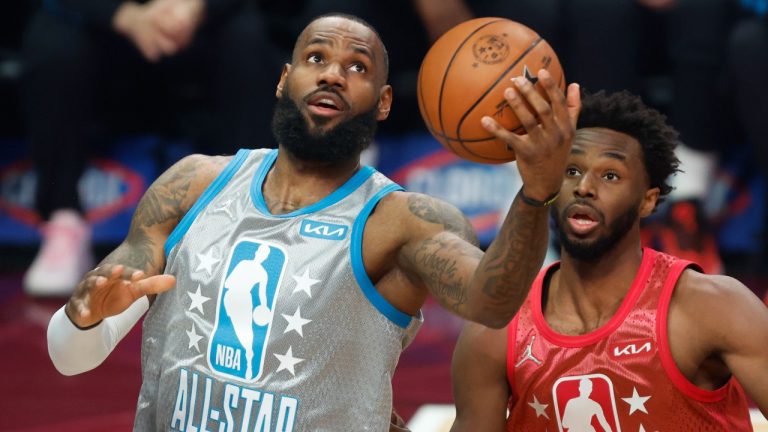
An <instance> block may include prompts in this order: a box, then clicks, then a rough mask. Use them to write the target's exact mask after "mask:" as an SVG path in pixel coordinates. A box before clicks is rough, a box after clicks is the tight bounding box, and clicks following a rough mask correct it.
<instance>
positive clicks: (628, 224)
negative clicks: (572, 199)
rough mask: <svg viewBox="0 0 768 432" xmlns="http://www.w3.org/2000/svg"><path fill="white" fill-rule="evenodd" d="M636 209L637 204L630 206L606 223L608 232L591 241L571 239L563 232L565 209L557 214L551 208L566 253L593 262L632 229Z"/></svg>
mask: <svg viewBox="0 0 768 432" xmlns="http://www.w3.org/2000/svg"><path fill="white" fill-rule="evenodd" d="M637 217H638V210H637V206H631V207H630V208H628V209H627V211H625V212H624V213H623V214H622V215H620V216H619V217H618V218H617V219H616V220H614V221H613V222H612V223H611V224H610V225H608V234H607V235H603V236H600V237H598V238H597V239H596V240H593V241H591V242H590V241H583V240H579V239H575V240H574V239H571V238H570V237H568V236H567V235H565V233H564V232H563V225H564V224H566V223H567V221H566V220H565V219H566V218H565V211H563V212H562V213H561V214H557V210H556V209H555V208H554V207H553V208H552V219H553V220H554V221H555V228H556V229H557V232H558V238H559V240H560V244H561V245H562V246H563V248H564V249H565V251H566V252H568V255H570V256H572V257H573V258H576V259H578V260H581V261H589V262H595V261H597V260H598V259H600V258H602V257H603V256H604V255H605V254H606V253H608V252H609V251H610V250H612V249H613V248H614V246H616V243H618V242H619V240H621V239H622V238H624V236H625V235H626V234H627V233H628V232H629V230H631V229H632V226H633V225H634V224H635V221H637Z"/></svg>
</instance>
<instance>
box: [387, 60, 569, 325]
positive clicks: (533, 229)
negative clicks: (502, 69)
mask: <svg viewBox="0 0 768 432" xmlns="http://www.w3.org/2000/svg"><path fill="white" fill-rule="evenodd" d="M538 74H539V76H538V78H539V82H540V83H541V86H542V87H543V88H544V90H545V93H546V95H545V96H542V95H541V94H539V92H537V91H536V89H535V88H534V85H533V84H532V83H531V82H530V81H528V80H527V79H524V78H522V77H518V79H515V80H514V87H510V88H508V89H507V90H506V92H505V97H506V100H507V103H508V104H509V106H510V108H511V109H512V110H513V111H514V113H515V115H516V116H517V118H518V119H520V122H521V123H522V125H523V126H524V127H525V131H526V134H525V135H517V134H515V133H513V132H511V131H508V130H506V129H504V128H502V127H501V126H500V125H499V124H498V123H497V122H496V121H495V120H493V119H492V118H490V117H484V118H483V126H484V127H485V128H486V129H487V130H488V131H489V132H490V133H493V134H494V135H495V136H496V137H498V138H499V140H501V141H502V142H505V143H506V144H507V145H508V146H509V147H510V148H511V149H513V150H514V151H515V154H516V156H517V166H518V170H519V171H520V175H521V177H522V179H523V184H524V185H523V188H522V189H521V192H520V193H519V194H518V196H517V197H516V198H515V200H514V202H513V203H512V207H511V208H510V210H509V213H508V214H507V216H506V219H505V221H504V224H503V225H502V226H501V229H500V230H499V233H498V235H497V237H496V239H495V240H494V241H493V243H491V245H490V247H489V248H488V250H487V251H486V253H485V255H484V256H483V257H482V259H481V260H479V263H478V262H477V255H476V253H475V252H473V251H472V249H471V247H470V246H469V245H468V244H466V243H465V242H464V241H463V240H462V238H461V235H457V234H456V231H457V229H456V227H457V226H458V225H459V224H458V222H457V221H458V219H457V218H456V216H455V214H454V210H448V209H447V207H446V206H445V205H444V204H441V203H439V202H438V201H436V200H430V199H428V198H426V197H422V196H418V195H414V196H413V197H412V198H411V199H409V203H408V209H409V211H410V213H412V214H413V215H414V216H415V219H418V220H420V221H422V222H423V223H413V224H409V225H407V226H408V227H409V228H407V234H406V235H407V237H408V238H407V239H406V241H405V242H404V244H403V247H402V248H401V251H400V261H399V262H400V265H401V267H403V268H404V269H405V271H406V272H408V273H409V274H411V275H412V276H411V279H418V280H420V281H421V283H423V284H424V286H426V287H427V289H428V290H429V292H430V293H432V295H433V296H435V297H436V298H437V299H438V301H440V302H441V304H443V305H445V306H447V307H448V308H450V309H451V310H452V311H453V312H454V313H456V314H458V315H460V316H462V317H464V318H467V319H469V320H472V321H475V322H479V323H481V324H484V325H486V326H489V327H494V328H501V327H503V326H504V325H506V324H507V323H508V322H509V320H510V319H511V318H512V317H513V316H514V314H515V313H517V310H518V309H519V308H520V306H521V305H522V303H523V301H524V300H525V297H526V296H527V294H528V290H529V288H530V286H531V283H532V282H533V279H534V278H535V277H536V274H537V273H538V270H539V268H540V267H541V264H542V263H543V261H544V256H545V254H546V249H547V241H548V211H547V208H546V205H535V202H536V201H538V202H539V203H542V204H543V203H544V202H547V201H550V198H551V197H552V193H553V192H556V191H559V190H560V188H561V186H562V181H563V173H564V171H565V165H566V158H567V157H568V154H569V152H570V146H571V141H572V139H573V135H574V133H575V128H576V119H577V118H578V113H579V110H580V109H581V99H580V93H579V88H578V85H576V84H571V86H569V88H568V93H567V96H566V95H565V94H563V92H562V90H560V88H559V87H558V85H557V83H555V82H554V80H553V79H552V77H551V75H550V74H549V73H548V72H547V71H545V70H540V71H538ZM529 107H530V108H529ZM531 110H533V112H531ZM478 193H483V191H478ZM486 193H488V192H486ZM521 194H525V196H526V197H527V200H526V199H523V198H522V195H521ZM556 196H557V195H555V197H556ZM531 203H534V204H531ZM459 231H460V230H459ZM473 254H475V255H473Z"/></svg>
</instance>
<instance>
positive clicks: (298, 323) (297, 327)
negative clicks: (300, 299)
mask: <svg viewBox="0 0 768 432" xmlns="http://www.w3.org/2000/svg"><path fill="white" fill-rule="evenodd" d="M282 315H283V318H285V319H286V321H288V326H287V327H286V328H285V331H284V332H283V334H285V333H288V332H289V331H291V330H294V331H295V332H296V333H298V334H299V336H301V337H304V332H303V331H302V327H304V325H306V324H308V323H311V322H312V320H308V319H304V318H302V317H301V307H297V308H296V313H295V314H293V315H288V314H282Z"/></svg>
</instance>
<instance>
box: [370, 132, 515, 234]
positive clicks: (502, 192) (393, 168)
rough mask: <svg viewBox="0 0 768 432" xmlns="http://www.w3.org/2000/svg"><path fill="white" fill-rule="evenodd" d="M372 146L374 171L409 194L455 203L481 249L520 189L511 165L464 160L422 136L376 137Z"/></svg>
mask: <svg viewBox="0 0 768 432" xmlns="http://www.w3.org/2000/svg"><path fill="white" fill-rule="evenodd" d="M376 143H377V149H378V162H377V164H376V167H377V169H378V170H379V171H381V172H382V173H384V174H386V175H387V176H388V177H390V178H391V179H392V180H394V181H395V182H397V183H398V184H400V185H401V186H403V187H404V188H405V189H406V190H408V191H409V192H420V193H424V194H427V195H430V196H433V197H436V198H440V199H442V200H444V201H446V202H448V203H451V204H453V205H455V206H456V207H458V208H459V210H461V211H462V213H464V214H465V215H466V216H467V217H468V218H469V220H470V222H472V226H473V227H474V228H475V232H477V235H478V238H479V240H480V244H481V246H483V247H485V246H488V244H490V242H491V241H492V240H493V238H494V237H495V236H496V233H497V231H498V227H499V225H500V224H501V223H502V222H503V221H504V217H505V216H506V214H507V210H508V209H509V206H510V204H511V203H512V200H513V199H514V197H515V194H516V193H517V191H518V190H519V189H520V186H521V180H520V175H519V174H518V172H517V167H516V165H515V164H514V163H508V164H502V165H485V164H479V163H475V162H469V161H465V160H463V159H460V158H459V157H457V156H456V155H454V154H453V153H451V152H449V151H448V150H446V149H445V148H443V146H442V145H440V143H439V142H437V141H436V140H435V139H434V138H433V137H432V136H431V135H429V134H428V133H414V134H410V135H402V136H397V137H386V136H382V137H380V138H378V139H377V140H376Z"/></svg>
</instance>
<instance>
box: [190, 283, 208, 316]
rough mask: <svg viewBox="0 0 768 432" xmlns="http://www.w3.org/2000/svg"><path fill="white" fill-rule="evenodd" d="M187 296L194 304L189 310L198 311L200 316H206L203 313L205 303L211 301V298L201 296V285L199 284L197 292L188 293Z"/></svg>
mask: <svg viewBox="0 0 768 432" xmlns="http://www.w3.org/2000/svg"><path fill="white" fill-rule="evenodd" d="M187 295H188V296H189V298H190V299H191V300H192V304H190V305H189V310H192V309H197V310H199V311H200V315H205V312H203V303H205V302H207V301H208V300H210V297H206V296H204V295H202V294H200V284H197V291H195V292H187Z"/></svg>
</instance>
